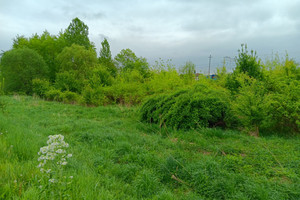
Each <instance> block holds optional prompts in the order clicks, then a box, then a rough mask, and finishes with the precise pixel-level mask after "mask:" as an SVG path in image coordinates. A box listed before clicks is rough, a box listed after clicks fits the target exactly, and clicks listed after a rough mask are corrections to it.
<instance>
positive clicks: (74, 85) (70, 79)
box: [54, 70, 84, 93]
mask: <svg viewBox="0 0 300 200" xmlns="http://www.w3.org/2000/svg"><path fill="white" fill-rule="evenodd" d="M54 86H55V88H57V89H59V90H61V91H72V92H77V93H80V92H81V91H82V89H83V87H84V79H83V78H81V77H80V78H78V73H77V72H76V71H73V70H70V71H65V72H61V73H57V74H56V80H55V83H54Z"/></svg>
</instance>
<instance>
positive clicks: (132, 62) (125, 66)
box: [115, 49, 149, 77]
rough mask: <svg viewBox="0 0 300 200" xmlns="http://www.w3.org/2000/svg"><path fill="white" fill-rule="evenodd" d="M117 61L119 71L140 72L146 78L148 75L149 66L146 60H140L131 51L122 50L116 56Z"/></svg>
mask: <svg viewBox="0 0 300 200" xmlns="http://www.w3.org/2000/svg"><path fill="white" fill-rule="evenodd" d="M115 61H116V64H117V66H118V67H119V69H121V70H122V71H131V70H134V69H135V70H138V71H140V72H141V74H142V75H143V76H144V77H146V76H147V75H148V70H149V64H148V62H147V60H146V58H143V57H141V58H138V57H137V56H136V55H135V53H134V52H133V51H132V50H130V49H122V50H121V52H120V53H118V54H117V55H116V56H115Z"/></svg>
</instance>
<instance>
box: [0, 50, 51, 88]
mask: <svg viewBox="0 0 300 200" xmlns="http://www.w3.org/2000/svg"><path fill="white" fill-rule="evenodd" d="M0 71H1V73H2V76H3V78H4V91H5V92H25V93H27V94H30V93H31V92H32V80H33V79H35V78H41V79H42V78H45V77H47V75H48V67H47V65H46V63H45V61H44V60H43V58H42V56H40V55H39V54H38V53H37V52H36V51H34V50H32V49H28V48H23V49H12V50H10V51H7V52H5V53H4V54H3V56H2V58H1V69H0Z"/></svg>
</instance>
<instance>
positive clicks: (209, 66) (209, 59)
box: [208, 55, 211, 76]
mask: <svg viewBox="0 0 300 200" xmlns="http://www.w3.org/2000/svg"><path fill="white" fill-rule="evenodd" d="M208 58H209V64H208V76H210V63H211V55H209V57H208Z"/></svg>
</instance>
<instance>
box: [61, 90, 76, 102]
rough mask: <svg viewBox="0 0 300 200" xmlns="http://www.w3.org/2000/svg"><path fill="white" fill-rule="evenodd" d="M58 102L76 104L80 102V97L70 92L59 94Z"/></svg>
mask: <svg viewBox="0 0 300 200" xmlns="http://www.w3.org/2000/svg"><path fill="white" fill-rule="evenodd" d="M59 98H60V100H61V101H62V102H64V103H77V102H79V101H80V96H79V95H78V94H77V93H75V92H71V91H64V92H62V93H61V94H60V97H59Z"/></svg>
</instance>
